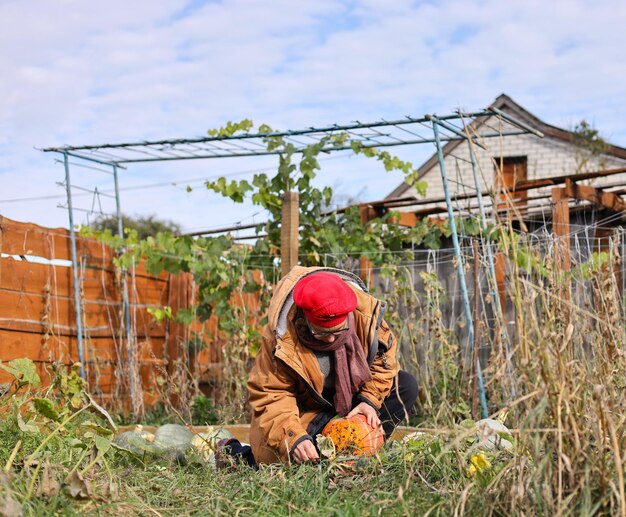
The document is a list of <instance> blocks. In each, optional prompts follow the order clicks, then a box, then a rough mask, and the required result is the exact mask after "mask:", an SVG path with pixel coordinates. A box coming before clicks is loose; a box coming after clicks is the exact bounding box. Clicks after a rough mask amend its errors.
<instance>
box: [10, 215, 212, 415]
mask: <svg viewBox="0 0 626 517" xmlns="http://www.w3.org/2000/svg"><path fill="white" fill-rule="evenodd" d="M76 241H77V242H76V244H77V261H78V266H79V267H78V276H79V286H80V300H81V302H80V303H81V309H82V326H83V336H84V337H83V364H84V367H85V373H86V379H87V381H88V385H89V389H90V391H91V392H92V393H93V394H95V395H96V396H97V398H98V399H100V401H101V402H103V403H104V404H105V405H107V406H108V407H115V408H120V407H129V406H130V405H135V406H136V404H137V403H138V401H137V400H136V398H137V397H138V396H139V397H140V398H141V400H140V401H139V403H140V404H144V403H145V404H146V405H152V404H154V403H156V402H157V401H158V400H159V398H160V397H161V396H162V390H161V389H160V388H161V387H163V384H164V382H165V383H166V382H167V380H168V376H170V377H169V378H170V382H171V374H172V370H173V368H174V365H175V364H178V365H180V360H181V359H182V360H183V361H185V362H186V365H185V367H186V368H189V370H190V371H193V372H194V373H195V375H197V378H198V379H199V380H202V379H204V380H208V378H209V377H211V376H213V375H215V370H216V369H219V367H220V363H221V360H220V355H221V351H220V348H219V346H218V345H219V344H218V343H210V344H209V346H207V347H205V348H204V349H203V350H202V351H201V352H199V353H198V354H195V355H194V356H193V364H189V363H188V360H189V355H188V353H187V348H186V344H187V343H188V341H189V337H190V333H191V332H192V331H194V330H195V331H201V330H206V329H208V330H209V331H210V330H215V327H216V321H215V319H212V320H210V321H209V322H207V323H206V324H205V325H204V329H203V327H202V326H200V325H199V324H197V323H196V324H195V325H192V326H191V327H185V326H183V325H180V324H175V323H173V322H164V323H160V324H159V323H157V322H155V320H154V318H153V317H152V316H151V315H150V314H149V312H148V308H150V307H163V306H171V307H172V308H173V309H174V311H176V310H177V309H179V308H184V307H188V306H189V305H190V304H191V303H192V299H193V291H194V289H193V280H192V278H191V275H190V274H188V273H187V274H186V273H183V274H179V275H169V274H166V273H163V274H161V275H159V276H153V275H150V274H148V273H147V272H146V270H145V268H144V267H143V265H142V264H139V265H137V266H136V267H135V268H134V269H133V270H132V271H129V274H128V275H127V286H128V291H129V302H130V303H129V307H130V319H131V322H132V324H131V328H132V339H131V340H130V344H129V341H128V340H127V339H126V335H125V334H126V333H125V330H124V325H123V322H124V316H123V304H122V292H123V290H122V277H121V273H120V270H119V269H118V268H115V267H114V265H113V258H114V251H113V250H112V249H111V248H109V247H108V246H106V245H104V244H102V243H100V242H98V241H96V240H94V239H85V238H81V237H77V239H76ZM74 300H75V297H74V278H73V271H72V267H71V241H70V233H69V231H68V230H65V229H61V228H56V229H50V228H44V227H41V226H37V225H34V224H30V223H20V222H16V221H12V220H9V219H6V218H2V217H0V361H3V362H7V361H10V360H12V359H16V358H24V357H25V358H29V359H32V360H33V361H34V362H35V363H36V364H37V368H38V371H39V374H40V375H41V376H42V379H43V381H44V382H49V381H50V366H51V364H53V363H62V364H64V365H70V364H72V363H74V362H76V361H78V360H79V350H78V339H77V330H76V329H77V326H76V310H75V303H74ZM133 372H134V376H133ZM10 379H11V377H10V375H9V374H8V373H6V372H4V371H3V370H0V383H6V382H8V381H9V380H10ZM133 397H135V400H133Z"/></svg>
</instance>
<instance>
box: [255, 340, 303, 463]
mask: <svg viewBox="0 0 626 517" xmlns="http://www.w3.org/2000/svg"><path fill="white" fill-rule="evenodd" d="M274 344H275V340H274V339H273V336H272V337H270V336H268V335H264V336H263V347H262V348H261V350H260V351H259V355H257V358H256V361H255V364H254V367H253V368H252V371H251V372H250V377H249V380H248V390H249V392H250V406H251V407H252V411H253V412H254V425H255V426H258V428H259V429H258V431H259V432H260V434H261V437H262V441H263V442H265V445H266V446H269V447H271V448H272V449H274V450H276V451H278V453H279V454H280V457H281V459H282V460H283V461H287V460H288V458H289V454H290V453H291V451H292V449H293V447H294V445H296V442H299V441H301V439H302V438H303V437H306V436H308V435H307V432H306V429H305V428H304V427H303V426H302V423H301V422H300V411H299V409H298V405H297V403H296V397H295V392H296V382H295V379H294V378H293V377H292V374H291V372H290V371H289V370H288V369H287V368H286V367H285V365H284V364H283V363H282V361H280V360H276V359H274V357H273V349H274Z"/></svg>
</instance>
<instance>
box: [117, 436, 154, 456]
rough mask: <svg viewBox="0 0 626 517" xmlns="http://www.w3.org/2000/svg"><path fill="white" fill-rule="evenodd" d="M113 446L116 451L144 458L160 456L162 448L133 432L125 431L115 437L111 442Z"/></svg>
mask: <svg viewBox="0 0 626 517" xmlns="http://www.w3.org/2000/svg"><path fill="white" fill-rule="evenodd" d="M113 445H114V446H116V447H117V448H118V449H122V450H124V451H128V452H131V453H132V454H135V455H136V456H139V457H142V458H146V457H147V456H160V455H161V454H163V448H161V447H159V446H158V445H155V444H154V443H152V442H150V441H149V440H147V439H146V438H145V437H144V436H142V435H141V434H139V433H137V432H135V431H126V432H125V433H122V434H119V435H117V436H116V437H115V438H114V440H113Z"/></svg>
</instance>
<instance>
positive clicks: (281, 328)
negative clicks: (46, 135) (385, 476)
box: [248, 266, 417, 463]
mask: <svg viewBox="0 0 626 517" xmlns="http://www.w3.org/2000/svg"><path fill="white" fill-rule="evenodd" d="M384 312H385V304H384V303H383V302H381V301H380V300H377V299H376V298H374V297H373V296H371V295H370V294H368V293H367V291H366V288H365V286H364V284H363V283H362V282H361V280H360V279H359V278H358V277H357V276H355V275H353V274H351V273H349V272H346V271H341V270H338V269H330V268H304V267H300V266H296V267H295V268H293V269H292V270H291V271H290V273H289V274H288V275H287V276H286V277H285V278H283V279H282V280H281V281H280V282H279V283H278V285H277V286H276V291H275V292H274V295H273V296H272V300H271V302H270V307H269V314H268V316H269V322H268V325H267V327H266V329H265V332H264V334H263V345H262V347H261V350H260V351H259V353H258V355H257V357H256V362H255V364H254V367H253V369H252V371H251V373H250V378H249V381H248V389H249V391H250V405H251V406H252V410H253V416H252V423H251V426H250V445H251V446H252V453H253V455H254V458H255V460H256V462H257V463H274V462H279V461H289V460H293V461H295V462H296V463H303V462H306V461H316V460H318V459H319V454H318V451H317V448H316V444H315V436H316V435H317V434H318V433H319V432H321V430H322V429H323V428H324V426H325V425H326V424H327V423H328V422H329V421H330V420H331V419H332V418H333V417H334V416H335V415H337V414H338V415H339V416H352V415H356V414H362V415H364V416H365V417H366V419H367V421H368V423H369V424H370V425H372V426H378V425H381V424H382V426H383V430H384V431H385V434H386V436H387V437H388V436H389V435H390V434H391V432H392V431H393V429H394V427H395V426H396V425H397V424H398V423H399V422H400V421H402V419H404V418H405V417H406V415H407V414H408V412H410V411H411V410H412V408H413V405H414V403H415V400H416V398H417V382H416V380H415V378H414V377H413V376H412V375H410V374H408V373H406V372H402V371H398V365H397V362H396V350H397V342H396V339H395V336H394V335H393V333H392V332H391V330H390V329H389V326H388V325H387V323H386V322H385V320H384V318H383V317H384ZM381 420H382V421H381Z"/></svg>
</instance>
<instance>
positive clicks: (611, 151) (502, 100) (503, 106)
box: [385, 93, 626, 199]
mask: <svg viewBox="0 0 626 517" xmlns="http://www.w3.org/2000/svg"><path fill="white" fill-rule="evenodd" d="M489 108H497V109H499V110H502V111H504V112H506V113H508V114H509V115H512V116H513V117H515V118H516V119H517V120H519V121H520V122H525V123H526V124H528V125H529V126H530V127H532V128H533V129H536V130H538V131H540V132H541V133H543V134H544V135H545V136H546V137H551V138H556V139H558V140H562V141H565V142H568V143H571V142H572V140H573V138H574V133H573V132H572V131H568V130H567V129H562V128H560V127H556V126H552V125H550V124H547V123H545V122H544V121H543V120H540V119H539V118H537V117H536V116H535V115H533V114H532V113H531V112H530V111H528V110H527V109H525V108H523V107H522V106H520V105H519V104H518V103H517V102H515V101H514V100H513V99H511V97H509V96H508V95H506V94H504V93H502V94H501V95H499V96H498V98H497V99H496V100H495V101H494V102H493V103H491V104H490V105H489ZM483 122H484V121H482V120H479V119H477V120H475V121H474V123H475V124H476V129H478V127H480V125H482V123H483ZM461 143H463V142H462V141H461V140H453V141H450V142H448V143H446V144H445V145H444V146H443V154H444V156H445V155H448V154H449V153H451V152H452V151H453V150H454V149H456V147H457V146H458V145H460V144H461ZM605 154H608V155H611V156H615V157H617V158H621V159H624V160H626V148H623V147H619V146H616V145H612V144H608V145H607V148H606V153H605ZM436 164H437V154H436V153H434V154H433V155H432V156H431V157H430V158H429V159H428V160H426V161H425V162H424V163H423V164H422V166H421V167H420V168H419V169H418V173H419V178H421V177H423V176H424V175H425V174H426V173H427V172H429V171H430V170H431V169H432V168H433V167H434V166H435V165H436ZM409 188H410V185H408V184H407V183H402V184H400V185H398V186H397V187H396V188H395V189H394V190H393V191H392V192H391V193H390V194H388V195H387V197H386V198H385V199H393V198H397V197H400V196H402V195H403V194H404V193H405V192H406V191H407V190H408V189H409Z"/></svg>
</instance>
